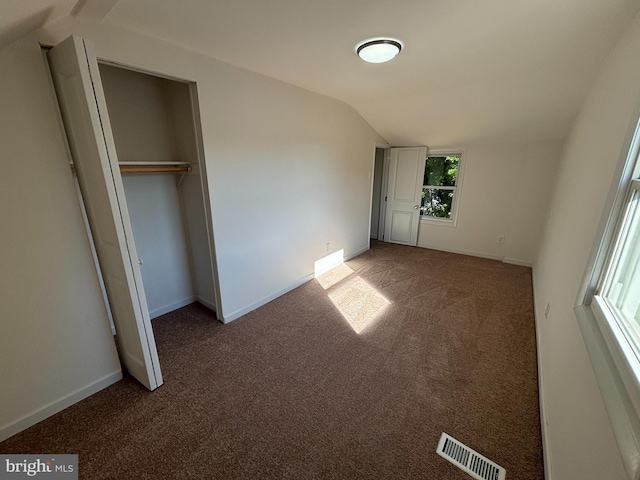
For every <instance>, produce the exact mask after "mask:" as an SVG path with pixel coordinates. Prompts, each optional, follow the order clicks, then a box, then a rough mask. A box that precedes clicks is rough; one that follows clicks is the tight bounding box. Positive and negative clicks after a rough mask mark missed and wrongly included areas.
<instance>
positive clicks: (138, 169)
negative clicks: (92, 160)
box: [71, 164, 191, 173]
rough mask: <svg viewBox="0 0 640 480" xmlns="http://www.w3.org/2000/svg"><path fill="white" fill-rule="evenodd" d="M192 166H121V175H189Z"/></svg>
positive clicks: (72, 168)
mask: <svg viewBox="0 0 640 480" xmlns="http://www.w3.org/2000/svg"><path fill="white" fill-rule="evenodd" d="M71 171H72V172H73V173H75V172H76V167H75V165H71ZM190 171H191V166H190V165H166V166H165V165H158V164H156V165H120V173H188V172H190Z"/></svg>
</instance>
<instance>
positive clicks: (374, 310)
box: [329, 277, 391, 333]
mask: <svg viewBox="0 0 640 480" xmlns="http://www.w3.org/2000/svg"><path fill="white" fill-rule="evenodd" d="M329 298H330V299H331V301H332V302H333V304H334V305H335V306H336V307H337V308H338V310H340V313H341V314H342V316H343V317H344V318H345V320H347V322H349V325H351V328H353V330H354V331H355V332H356V333H360V332H362V331H363V330H364V329H365V328H366V327H368V326H369V325H371V323H372V322H373V321H374V320H375V319H376V318H377V317H378V316H379V315H380V314H381V313H382V312H383V311H384V310H385V309H386V308H387V307H388V306H389V305H390V304H391V302H389V300H387V299H386V298H384V297H383V296H382V295H381V294H380V293H379V292H378V291H377V290H376V289H375V288H373V287H372V286H371V285H369V284H368V283H367V282H366V281H365V280H363V279H362V278H360V277H355V278H352V279H351V280H348V281H346V282H345V283H344V285H341V286H340V287H338V288H336V289H335V290H333V291H332V292H330V293H329Z"/></svg>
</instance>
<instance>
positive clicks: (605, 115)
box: [534, 17, 640, 480]
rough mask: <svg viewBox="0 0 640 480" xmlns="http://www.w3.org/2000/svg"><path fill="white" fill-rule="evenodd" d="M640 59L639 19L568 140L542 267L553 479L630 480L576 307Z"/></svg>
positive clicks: (539, 306)
mask: <svg viewBox="0 0 640 480" xmlns="http://www.w3.org/2000/svg"><path fill="white" fill-rule="evenodd" d="M638 58H640V17H636V18H635V20H634V21H633V23H632V24H631V26H630V28H629V29H628V30H626V31H625V32H622V37H621V39H620V41H619V43H618V44H617V46H616V47H615V48H614V49H613V50H612V51H611V52H610V54H609V56H608V57H607V60H606V61H605V63H604V64H603V65H602V67H601V69H600V72H599V75H598V77H597V79H596V81H595V83H594V84H593V86H592V88H591V90H590V93H589V95H588V97H587V99H586V101H585V102H584V104H583V106H582V109H581V111H580V114H579V116H578V118H577V120H576V122H575V124H574V126H573V129H572V131H571V134H570V135H569V137H568V139H567V142H566V146H565V150H564V153H563V155H562V163H561V166H560V170H559V173H558V180H557V184H556V189H555V194H554V197H553V200H552V203H551V208H550V210H549V219H548V221H547V224H546V229H545V232H544V236H543V240H542V244H541V248H540V253H539V255H538V258H537V260H536V262H535V265H534V287H535V307H536V321H537V328H538V348H539V356H540V364H541V369H540V376H541V388H542V406H543V414H544V419H545V431H546V432H545V433H546V435H545V441H546V452H547V455H546V461H547V464H548V472H549V474H548V477H547V478H548V480H554V479H555V480H574V479H575V480H601V479H604V478H606V479H607V480H623V479H626V476H625V471H624V469H623V466H622V463H621V460H620V457H619V454H618V451H617V449H616V444H615V440H614V438H613V434H612V432H611V429H610V426H609V423H608V419H607V415H606V412H605V409H604V406H603V403H602V399H601V396H600V393H599V391H598V386H597V384H596V381H595V378H594V375H593V372H592V369H591V365H590V363H589V359H588V357H587V353H586V351H585V347H584V343H583V340H582V337H581V334H580V330H579V327H578V325H577V323H576V318H575V316H574V314H573V312H572V307H573V306H574V304H575V301H576V296H577V294H578V290H579V288H580V284H581V281H582V280H583V276H584V274H585V268H586V264H587V261H588V259H589V256H590V252H591V250H592V247H593V245H594V243H595V242H596V232H597V229H598V225H599V222H600V219H601V217H602V215H603V213H604V212H603V208H604V205H605V201H606V197H607V195H608V193H609V191H610V189H611V187H612V180H614V181H615V179H614V178H613V177H614V172H615V170H616V166H617V164H618V162H619V159H620V158H621V155H624V154H626V152H625V149H626V148H628V145H625V137H627V136H628V134H629V131H630V128H633V127H634V126H635V122H636V121H637V118H634V115H635V112H636V111H637V104H638V96H639V95H638V94H639V93H640V62H639V61H638ZM547 302H549V303H551V310H550V313H549V316H548V318H546V319H545V318H544V315H543V312H544V310H545V307H546V305H547Z"/></svg>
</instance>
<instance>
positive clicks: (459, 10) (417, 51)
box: [0, 0, 640, 146]
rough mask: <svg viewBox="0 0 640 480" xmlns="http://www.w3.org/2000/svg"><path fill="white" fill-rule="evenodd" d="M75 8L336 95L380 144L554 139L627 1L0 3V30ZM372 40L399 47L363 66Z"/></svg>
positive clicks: (626, 16)
mask: <svg viewBox="0 0 640 480" xmlns="http://www.w3.org/2000/svg"><path fill="white" fill-rule="evenodd" d="M7 5H9V7H7ZM11 5H13V6H14V8H13V11H12V12H10V13H11V15H6V13H7V11H10V10H11ZM105 5H107V7H105ZM65 9H66V10H65ZM83 10H84V12H89V13H93V14H94V15H95V16H97V17H98V18H96V20H101V21H102V22H103V23H106V24H108V23H113V24H117V25H119V26H121V27H124V28H127V29H131V30H135V31H137V32H140V33H143V34H146V35H150V36H153V37H157V38H161V39H164V40H167V41H169V42H172V43H175V44H179V45H181V46H183V47H186V48H188V49H190V50H195V51H198V52H201V53H203V54H205V55H208V56H210V57H213V58H217V59H220V60H223V61H226V62H229V63H232V64H234V65H237V66H240V67H243V68H246V69H248V70H252V71H255V72H259V73H262V74H264V75H267V76H270V77H273V78H277V79H280V80H283V81H285V82H287V83H291V84H294V85H297V86H300V87H302V88H305V89H308V90H312V91H314V92H318V93H321V94H324V95H328V96H330V97H333V98H337V99H339V100H342V101H344V102H346V103H348V104H350V105H351V106H353V107H354V108H355V109H356V110H357V111H358V112H359V113H360V114H361V115H362V116H363V117H364V118H365V119H366V120H367V121H368V122H369V123H370V124H371V125H372V126H373V127H374V128H375V129H376V130H377V131H378V132H379V133H380V134H381V135H382V136H383V137H384V138H386V139H387V140H388V141H389V142H390V143H391V144H393V145H416V144H426V145H430V146H453V145H464V144H467V143H471V142H480V141H532V140H540V139H558V138H564V137H565V136H566V134H567V133H568V131H569V128H570V126H571V124H572V122H573V120H574V118H575V115H576V113H577V112H578V109H579V107H580V105H581V103H582V100H583V99H584V97H585V94H586V92H587V90H588V88H589V86H590V84H591V82H592V81H593V79H594V77H595V74H596V72H597V70H598V68H599V67H600V66H601V64H602V61H603V59H604V57H605V56H606V54H607V52H608V51H609V50H610V48H611V47H612V46H613V45H614V44H615V42H616V40H617V39H618V38H619V37H620V35H621V33H622V31H623V30H624V28H625V27H626V26H627V25H628V24H629V23H630V22H631V20H632V19H633V17H634V16H635V15H636V13H637V12H638V11H639V10H640V1H638V0H606V1H603V0H535V1H525V0H483V1H478V0H394V1H391V0H322V1H318V0H268V1H265V0H180V1H173V0H76V1H73V0H71V1H66V0H57V1H56V0H29V1H28V2H25V1H23V0H3V5H2V6H0V39H2V38H3V33H6V30H7V27H6V25H5V24H9V23H11V24H13V25H14V26H13V27H11V25H9V28H13V29H14V33H13V36H15V32H18V33H20V32H22V30H24V29H25V28H27V27H29V26H33V25H36V26H38V25H37V24H38V23H40V22H42V21H43V18H42V15H40V17H38V13H39V12H41V11H45V12H46V15H47V16H49V17H51V18H53V19H55V18H59V17H60V15H61V11H63V13H64V14H72V13H73V14H74V15H77V14H78V13H83ZM16 12H19V14H18V13H16ZM96 12H97V13H96ZM21 15H22V17H24V18H26V19H29V18H31V20H30V22H31V23H29V20H27V21H26V22H25V21H23V22H22V23H20V17H21ZM24 18H23V20H24ZM7 19H9V20H10V21H9V22H7ZM46 21H49V20H46ZM15 25H22V27H19V28H18V29H17V30H16V27H15ZM10 33H11V32H10ZM378 36H388V37H392V38H396V39H399V40H400V41H402V42H403V44H404V49H403V51H402V52H401V54H400V55H398V57H396V58H395V59H394V60H392V61H391V62H389V63H385V64H368V63H365V62H363V61H362V60H360V59H359V58H358V57H357V56H356V54H355V47H356V45H357V44H358V43H359V42H361V41H363V40H366V39H369V38H372V37H378ZM5 38H6V34H5ZM0 45H1V43H0Z"/></svg>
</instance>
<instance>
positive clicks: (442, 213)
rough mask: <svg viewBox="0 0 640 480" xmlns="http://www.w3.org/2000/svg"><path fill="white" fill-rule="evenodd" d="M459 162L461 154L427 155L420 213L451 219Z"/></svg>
mask: <svg viewBox="0 0 640 480" xmlns="http://www.w3.org/2000/svg"><path fill="white" fill-rule="evenodd" d="M459 164H460V155H447V156H433V157H432V156H429V157H427V160H426V164H425V169H424V181H423V182H422V185H423V186H422V205H421V207H420V215H423V216H427V217H435V218H443V219H451V213H452V212H451V209H452V207H453V201H454V197H455V194H456V188H457V186H456V183H457V180H458V166H459Z"/></svg>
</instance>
